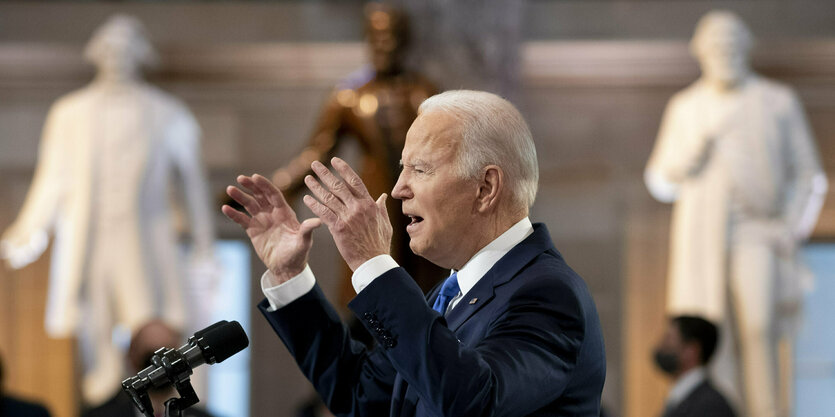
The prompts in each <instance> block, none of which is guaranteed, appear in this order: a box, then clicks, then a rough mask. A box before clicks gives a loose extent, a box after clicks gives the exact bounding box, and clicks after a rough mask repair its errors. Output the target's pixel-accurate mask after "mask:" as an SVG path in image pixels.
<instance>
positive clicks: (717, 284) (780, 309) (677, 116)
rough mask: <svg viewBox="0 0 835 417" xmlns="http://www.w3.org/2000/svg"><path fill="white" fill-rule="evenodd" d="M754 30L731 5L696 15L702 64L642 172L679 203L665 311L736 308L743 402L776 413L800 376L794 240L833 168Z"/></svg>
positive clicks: (715, 313) (813, 216) (812, 219)
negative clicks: (782, 352) (756, 60)
mask: <svg viewBox="0 0 835 417" xmlns="http://www.w3.org/2000/svg"><path fill="white" fill-rule="evenodd" d="M752 41H753V39H752V36H751V34H750V32H749V30H748V28H747V27H746V25H745V24H744V23H743V21H742V20H741V19H740V18H739V17H738V16H736V15H735V14H733V13H731V12H727V11H712V12H710V13H708V14H707V15H705V16H704V17H703V18H702V19H701V20H700V21H699V23H698V25H697V28H696V31H695V34H694V36H693V40H692V43H691V48H692V52H693V54H694V55H695V57H696V58H697V60H698V61H699V64H700V67H701V70H702V75H701V77H700V78H699V79H698V80H697V81H695V82H694V83H693V84H691V85H690V86H689V87H687V88H686V89H684V90H683V91H681V92H679V93H677V94H676V95H675V96H674V97H673V98H672V99H671V100H670V102H669V104H668V106H667V109H666V111H665V113H664V118H663V121H662V123H661V128H660V132H659V135H658V139H657V142H656V144H655V147H654V149H653V151H652V155H651V157H650V159H649V163H648V165H647V167H646V171H645V181H646V185H647V187H648V188H649V191H650V193H651V194H652V195H653V196H654V197H655V198H656V199H658V200H659V201H662V202H672V203H674V208H673V218H672V235H671V248H670V264H669V265H670V268H669V281H668V298H667V308H668V311H669V312H670V314H674V315H677V314H693V315H701V316H704V317H707V318H709V319H712V320H714V321H716V322H723V321H726V320H728V319H729V317H734V321H733V323H732V325H731V326H730V328H732V329H733V331H734V332H735V337H733V338H732V339H735V340H737V343H738V356H737V365H736V369H738V371H739V372H738V373H739V375H740V377H741V380H742V388H743V389H742V397H743V398H744V400H743V402H744V407H743V408H744V409H745V410H746V414H747V415H749V416H756V417H772V416H777V415H786V414H787V413H788V412H789V411H788V409H787V408H788V405H786V404H778V400H777V399H778V398H781V395H779V393H780V392H782V390H784V389H787V384H790V383H791V381H790V380H788V379H787V378H780V377H779V375H780V372H779V369H780V366H779V365H780V360H778V356H779V355H778V354H777V346H778V342H779V341H780V340H781V339H782V340H785V338H790V337H791V331H790V327H791V326H790V325H786V324H787V323H788V324H790V323H791V322H792V320H793V319H794V318H796V316H797V312H798V309H799V303H800V301H801V296H802V287H803V285H804V282H806V281H808V279H809V278H810V276H809V273H808V270H806V269H805V268H803V266H802V265H801V263H800V262H799V259H798V256H797V250H798V246H799V244H800V243H802V242H803V240H804V239H806V238H807V237H809V235H810V234H811V232H812V229H813V228H814V226H815V223H816V222H817V217H818V214H819V212H820V209H821V206H822V204H823V198H824V195H825V194H826V189H827V180H826V176H825V174H824V172H823V170H822V168H821V163H820V160H819V156H818V153H817V150H816V147H815V142H814V139H813V137H812V132H811V131H810V129H809V126H808V123H807V121H806V117H805V116H804V112H803V108H802V106H801V103H800V101H799V100H798V98H797V96H796V95H795V93H794V92H793V91H792V89H791V88H789V87H788V86H785V85H782V84H780V83H777V82H775V81H772V80H768V79H765V78H763V77H761V76H759V75H757V74H756V73H754V72H753V71H752V70H751V67H750V66H749V51H750V49H751V46H752ZM728 308H732V309H733V310H732V312H729V311H728ZM731 313H732V314H731ZM781 329H782V330H783V331H780V330H781ZM785 330H789V331H785ZM725 385H726V386H727V385H729V384H725Z"/></svg>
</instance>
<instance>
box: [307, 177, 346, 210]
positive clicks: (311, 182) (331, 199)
mask: <svg viewBox="0 0 835 417" xmlns="http://www.w3.org/2000/svg"><path fill="white" fill-rule="evenodd" d="M304 184H305V185H306V186H307V188H308V189H309V190H310V191H311V192H312V193H313V195H315V196H316V198H317V199H318V200H319V201H321V202H322V204H324V205H325V206H327V207H328V208H330V209H331V210H332V211H334V212H342V211H345V200H344V199H342V198H339V197H337V196H335V195H333V193H331V192H330V191H328V189H327V188H325V186H323V185H322V184H321V183H320V182H319V181H317V180H316V178H313V176H312V175H308V176H306V177H304ZM343 189H344V188H343Z"/></svg>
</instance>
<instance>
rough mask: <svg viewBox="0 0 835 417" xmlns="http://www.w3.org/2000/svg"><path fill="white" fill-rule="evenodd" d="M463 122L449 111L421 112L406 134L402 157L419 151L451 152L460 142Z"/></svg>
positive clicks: (453, 151)
mask: <svg viewBox="0 0 835 417" xmlns="http://www.w3.org/2000/svg"><path fill="white" fill-rule="evenodd" d="M462 131H463V122H462V121H461V119H460V118H458V117H456V116H455V115H453V114H452V113H450V112H446V111H440V110H434V111H431V112H425V113H421V114H420V115H419V116H418V117H417V119H415V121H414V123H412V126H411V127H410V128H409V132H408V133H407V134H406V145H405V147H404V148H403V155H404V157H405V156H407V155H410V154H413V153H416V152H420V153H426V152H430V153H452V154H454V153H455V151H456V150H457V149H458V147H459V146H460V143H461V135H462Z"/></svg>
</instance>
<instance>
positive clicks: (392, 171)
mask: <svg viewBox="0 0 835 417" xmlns="http://www.w3.org/2000/svg"><path fill="white" fill-rule="evenodd" d="M365 15H366V25H365V36H366V41H367V42H368V47H369V55H370V59H371V65H369V66H368V67H366V68H363V69H362V70H360V71H358V72H356V73H354V74H352V75H351V76H349V77H348V78H347V79H346V80H344V81H343V82H341V83H340V84H339V85H337V86H336V88H335V89H334V91H333V93H332V94H331V95H330V97H328V99H327V101H326V103H325V105H324V107H323V109H322V113H321V115H320V116H319V119H318V122H317V123H316V127H315V129H314V131H313V135H312V138H311V140H310V143H309V144H308V146H307V147H305V148H304V150H303V151H302V152H301V153H300V154H299V155H298V156H297V157H296V158H294V159H293V160H292V161H291V162H290V163H289V164H287V165H286V166H284V167H282V168H280V169H278V170H277V171H276V172H275V173H274V174H273V177H272V179H273V182H274V183H275V184H276V185H277V186H278V187H279V188H280V189H281V191H282V192H284V193H285V195H287V196H291V197H292V196H293V195H294V194H295V193H297V192H298V191H299V190H300V189H301V188H302V186H303V185H304V183H303V180H304V177H305V175H307V174H309V173H310V164H311V162H313V161H317V160H320V161H324V160H328V159H330V157H331V156H332V155H333V154H334V153H335V152H336V150H337V147H338V146H339V144H340V143H341V142H342V141H343V140H345V139H346V138H348V137H352V138H354V139H355V140H357V141H358V142H359V144H360V148H361V150H362V162H361V163H360V166H361V168H360V175H361V176H362V179H363V181H365V184H366V186H367V187H368V191H369V192H370V193H371V194H372V195H380V194H381V193H384V192H385V193H390V192H391V189H392V187H393V186H394V183H395V180H396V179H397V174H398V172H399V170H400V166H399V164H400V152H401V151H402V150H403V143H404V141H405V139H406V132H407V131H408V129H409V126H410V125H411V123H412V121H414V119H415V117H416V115H417V108H418V106H419V105H420V103H421V102H423V100H424V99H426V98H427V97H429V96H431V95H433V94H435V93H437V89H436V88H435V86H434V85H432V84H431V83H430V82H429V81H428V80H426V79H424V78H423V77H422V76H420V75H419V74H416V73H413V72H409V71H407V70H406V69H405V68H404V66H403V60H404V59H403V58H404V55H403V52H404V50H405V47H406V46H407V44H408V40H409V39H408V38H409V36H408V32H409V30H408V22H407V20H406V16H405V15H403V14H402V13H401V12H400V11H398V10H396V9H394V8H392V7H391V6H388V5H385V4H381V3H370V4H368V5H367V6H366V9H365ZM388 207H389V218H390V219H391V220H392V225H393V226H394V233H395V234H394V237H393V239H392V242H393V243H392V245H393V247H392V255H393V256H394V258H395V259H396V260H397V261H398V262H399V263H400V265H402V266H404V267H405V268H407V269H408V270H409V271H417V273H416V274H414V275H413V276H414V277H415V280H416V281H417V282H418V285H420V286H421V288H423V289H424V290H427V289H429V287H431V286H432V285H433V284H434V283H435V282H436V281H437V280H438V279H439V278H440V277H442V276H444V275H446V274H445V273H444V272H442V271H440V270H439V269H438V268H437V267H435V266H434V265H432V264H430V263H428V262H426V261H425V260H423V259H421V258H420V257H418V256H416V255H414V254H413V253H412V252H411V251H410V250H409V245H408V237H407V236H406V234H405V230H406V229H405V226H406V217H405V216H403V214H402V212H401V210H400V201H399V200H392V201H391V202H390V203H389V205H388ZM345 282H346V283H350V281H345ZM345 294H346V295H345V298H348V299H349V298H351V296H353V289H352V288H351V286H350V284H348V285H347V286H346V288H345ZM349 295H350V296H349Z"/></svg>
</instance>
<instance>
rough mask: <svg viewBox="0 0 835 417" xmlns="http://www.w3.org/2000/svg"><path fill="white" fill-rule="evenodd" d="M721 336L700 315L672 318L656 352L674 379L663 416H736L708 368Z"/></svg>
mask: <svg viewBox="0 0 835 417" xmlns="http://www.w3.org/2000/svg"><path fill="white" fill-rule="evenodd" d="M718 339H719V331H718V329H717V328H716V326H715V325H714V324H713V323H711V322H709V321H707V320H705V319H703V318H701V317H692V316H678V317H675V318H673V319H672V320H670V321H669V323H668V325H667V330H666V331H665V332H664V336H663V337H662V339H661V342H660V343H659V344H658V347H657V348H656V349H655V352H654V355H653V359H654V360H655V364H656V366H657V367H658V369H660V370H661V372H663V373H664V374H666V375H667V376H669V377H671V378H672V379H673V387H672V389H670V392H669V394H668V395H667V401H666V403H665V406H664V411H663V413H661V417H704V416H709V417H736V414H735V413H734V411H733V409H732V408H731V406H730V404H729V403H728V401H727V400H726V399H725V397H724V396H723V395H722V394H721V393H719V391H717V390H716V388H714V386H713V384H712V383H711V381H710V378H709V377H708V374H707V371H706V370H705V366H707V364H708V362H710V359H711V357H712V356H713V353H714V352H715V351H716V344H717V341H718Z"/></svg>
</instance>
